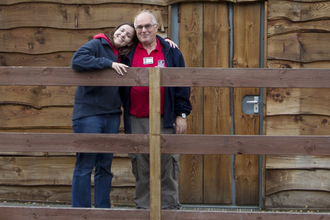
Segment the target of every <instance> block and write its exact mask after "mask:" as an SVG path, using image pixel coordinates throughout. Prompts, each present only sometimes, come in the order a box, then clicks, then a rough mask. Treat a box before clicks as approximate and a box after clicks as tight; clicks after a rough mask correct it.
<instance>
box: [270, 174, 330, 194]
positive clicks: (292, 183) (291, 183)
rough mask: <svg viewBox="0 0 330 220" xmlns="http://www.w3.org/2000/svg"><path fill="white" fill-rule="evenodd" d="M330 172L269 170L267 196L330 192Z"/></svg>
mask: <svg viewBox="0 0 330 220" xmlns="http://www.w3.org/2000/svg"><path fill="white" fill-rule="evenodd" d="M329 174H330V170H267V172H266V185H267V188H266V194H267V195H270V194H273V193H277V192H282V191H287V190H313V191H327V192H329V191H330V178H329Z"/></svg>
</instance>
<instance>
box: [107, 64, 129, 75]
mask: <svg viewBox="0 0 330 220" xmlns="http://www.w3.org/2000/svg"><path fill="white" fill-rule="evenodd" d="M111 68H112V69H114V70H116V72H117V73H118V74H119V75H122V76H123V75H124V73H127V71H126V69H127V68H128V66H127V65H125V64H123V63H117V62H112V67H111Z"/></svg>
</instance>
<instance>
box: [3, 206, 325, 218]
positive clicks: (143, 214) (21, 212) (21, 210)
mask: <svg viewBox="0 0 330 220" xmlns="http://www.w3.org/2000/svg"><path fill="white" fill-rule="evenodd" d="M0 213H1V214H0V216H1V219H3V220H8V219H15V220H36V219H38V220H42V219H47V220H68V219H69V220H81V219H84V220H100V219H111V220H119V219H120V220H122V219H126V220H142V219H149V211H148V210H125V211H123V210H122V209H121V210H118V209H82V208H75V209H69V208H41V207H0ZM162 218H163V219H170V220H173V219H179V220H192V219H197V220H233V219H239V220H263V219H267V220H279V219H289V220H326V219H329V215H328V213H306V212H305V213H299V212H298V213H290V212H287V213H280V212H247V211H242V212H223V211H222V212H212V211H169V210H163V211H162ZM152 220H153V219H152Z"/></svg>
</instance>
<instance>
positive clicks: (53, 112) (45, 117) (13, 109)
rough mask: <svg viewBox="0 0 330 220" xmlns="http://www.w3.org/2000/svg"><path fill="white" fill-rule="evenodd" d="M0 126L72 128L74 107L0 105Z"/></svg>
mask: <svg viewBox="0 0 330 220" xmlns="http://www.w3.org/2000/svg"><path fill="white" fill-rule="evenodd" d="M0 116H1V117H0V127H1V128H2V129H3V128H16V129H17V128H20V129H21V128H22V127H27V128H32V127H36V128H41V127H47V128H52V127H53V128H54V127H59V128H63V127H66V128H68V129H69V128H71V126H72V121H71V117H72V107H51V108H42V109H40V110H38V109H35V108H32V107H30V106H22V105H0Z"/></svg>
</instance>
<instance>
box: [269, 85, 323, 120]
mask: <svg viewBox="0 0 330 220" xmlns="http://www.w3.org/2000/svg"><path fill="white" fill-rule="evenodd" d="M329 92H330V90H329V89H302V88H283V89H279V88H267V103H266V105H267V113H266V114H267V116H272V115H284V114H285V115H299V114H305V115H324V116H330V98H329V96H328V94H329Z"/></svg>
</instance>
